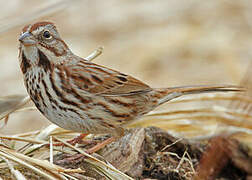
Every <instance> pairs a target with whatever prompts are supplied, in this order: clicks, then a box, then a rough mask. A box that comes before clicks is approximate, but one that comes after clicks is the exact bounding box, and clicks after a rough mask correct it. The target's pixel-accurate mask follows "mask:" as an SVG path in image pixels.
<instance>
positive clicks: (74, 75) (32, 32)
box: [19, 22, 241, 137]
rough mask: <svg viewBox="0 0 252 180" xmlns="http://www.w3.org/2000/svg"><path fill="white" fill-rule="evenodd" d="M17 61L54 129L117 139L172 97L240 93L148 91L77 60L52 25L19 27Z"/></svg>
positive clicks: (210, 89) (182, 89)
mask: <svg viewBox="0 0 252 180" xmlns="http://www.w3.org/2000/svg"><path fill="white" fill-rule="evenodd" d="M19 41H20V47H19V60H20V67H21V70H22V72H23V75H24V82H25V86H26V89H27V92H28V94H29V95H30V97H31V99H32V101H33V102H34V104H35V105H36V107H37V108H38V110H39V111H40V112H41V113H42V114H43V115H44V116H45V117H46V118H47V119H49V120H50V121H51V122H53V123H55V124H57V125H58V126H60V127H62V128H64V129H69V130H73V131H76V132H82V133H92V134H101V133H108V134H111V135H112V136H113V137H121V136H123V133H124V128H125V127H126V125H127V124H128V123H130V122H131V121H133V120H135V119H137V118H139V117H141V116H143V115H144V114H146V113H148V112H149V111H151V110H153V109H154V108H156V107H157V106H159V105H161V104H163V103H165V102H167V101H169V100H171V99H174V98H176V97H179V96H182V95H186V94H195V93H205V92H224V91H240V90H241V89H240V88H239V87H236V86H229V85H217V86H184V87H174V88H151V87H150V86H148V85H146V84H145V83H143V82H141V81H139V80H137V79H135V78H133V77H132V76H129V75H126V74H124V73H121V72H118V71H115V70H112V69H110V68H107V67H104V66H101V65H98V64H95V63H92V62H90V61H87V60H85V59H83V58H81V57H78V56H76V55H75V54H73V53H72V51H71V50H70V49H69V48H68V46H67V44H66V43H65V42H64V41H63V40H62V39H61V37H60V35H59V33H58V31H57V30H56V27H55V25H54V24H53V23H51V22H37V23H34V24H31V25H27V26H25V27H24V28H23V31H22V33H21V36H20V37H19Z"/></svg>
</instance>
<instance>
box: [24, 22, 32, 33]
mask: <svg viewBox="0 0 252 180" xmlns="http://www.w3.org/2000/svg"><path fill="white" fill-rule="evenodd" d="M29 27H30V24H28V25H26V26H25V27H24V28H23V29H22V31H23V33H24V32H26V31H27V30H28V28H29Z"/></svg>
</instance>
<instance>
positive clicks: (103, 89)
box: [65, 60, 153, 96]
mask: <svg viewBox="0 0 252 180" xmlns="http://www.w3.org/2000/svg"><path fill="white" fill-rule="evenodd" d="M65 71H66V75H67V76H68V78H69V80H70V84H74V85H75V86H76V87H77V88H79V90H82V91H85V92H87V93H91V94H95V95H100V96H129V95H135V94H142V93H146V92H150V91H152V90H153V89H152V88H151V87H149V86H148V85H146V84H144V83H143V82H141V81H139V80H137V79H135V78H133V77H131V76H129V75H125V74H122V73H120V72H118V71H115V70H112V69H109V68H106V67H103V66H100V65H97V64H95V63H92V62H89V61H85V60H82V61H79V62H78V63H77V64H72V65H68V66H67V68H65Z"/></svg>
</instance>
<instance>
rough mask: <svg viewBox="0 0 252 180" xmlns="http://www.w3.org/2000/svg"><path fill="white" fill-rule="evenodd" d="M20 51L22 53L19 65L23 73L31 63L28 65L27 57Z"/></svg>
mask: <svg viewBox="0 0 252 180" xmlns="http://www.w3.org/2000/svg"><path fill="white" fill-rule="evenodd" d="M21 53H22V55H21V57H22V60H21V64H20V67H21V70H22V72H23V74H25V73H26V72H27V69H29V68H30V67H31V65H30V63H29V61H28V59H27V58H26V56H25V54H24V51H23V52H21Z"/></svg>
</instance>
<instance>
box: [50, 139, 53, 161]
mask: <svg viewBox="0 0 252 180" xmlns="http://www.w3.org/2000/svg"><path fill="white" fill-rule="evenodd" d="M50 163H52V164H53V139H52V136H50Z"/></svg>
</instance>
